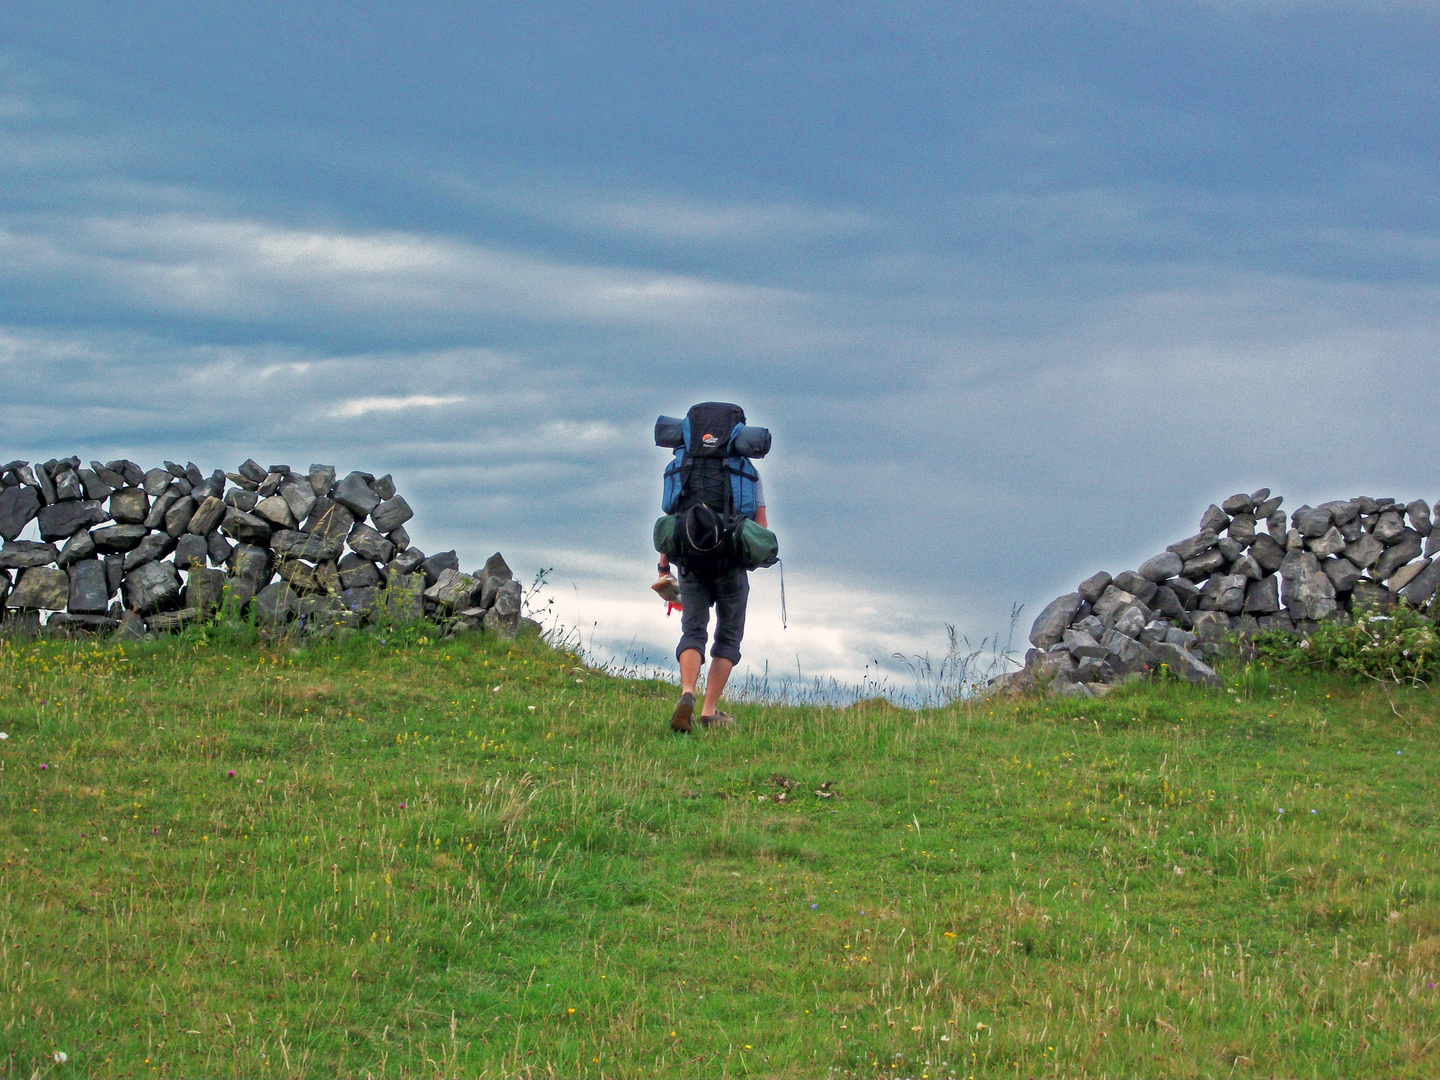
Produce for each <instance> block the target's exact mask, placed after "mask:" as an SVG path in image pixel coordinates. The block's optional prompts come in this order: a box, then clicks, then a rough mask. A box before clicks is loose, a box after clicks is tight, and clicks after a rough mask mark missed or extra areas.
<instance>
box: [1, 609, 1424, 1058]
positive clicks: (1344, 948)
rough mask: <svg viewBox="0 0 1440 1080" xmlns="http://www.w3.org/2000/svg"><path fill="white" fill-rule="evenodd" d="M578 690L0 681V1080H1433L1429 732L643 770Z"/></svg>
mask: <svg viewBox="0 0 1440 1080" xmlns="http://www.w3.org/2000/svg"><path fill="white" fill-rule="evenodd" d="M576 668H577V663H576V659H575V657H573V656H568V655H563V654H561V653H558V652H554V651H551V650H550V649H548V648H547V647H545V646H544V645H543V644H541V643H540V642H539V641H537V640H534V639H531V640H522V641H519V642H513V643H504V642H498V641H494V640H488V639H487V640H482V639H480V638H479V637H470V638H463V639H458V640H455V641H451V642H443V643H436V642H423V643H422V642H419V641H411V642H410V643H408V644H403V645H402V644H397V640H396V639H392V640H391V641H390V643H389V644H383V645H382V644H381V643H380V641H379V639H378V638H377V637H371V636H360V637H356V638H353V639H351V640H349V641H346V642H343V643H334V642H331V643H314V644H310V645H306V646H303V647H300V648H296V649H292V648H290V647H289V646H288V645H287V646H284V647H269V648H262V647H259V646H257V645H254V644H247V643H245V642H244V641H243V640H238V639H237V640H234V641H230V642H229V643H227V642H226V641H225V640H224V639H223V635H221V640H211V641H206V640H205V638H204V636H203V635H201V634H198V633H194V632H192V633H191V634H190V635H187V636H185V637H182V638H178V639H172V640H168V641H163V642H158V643H155V644H153V645H144V646H127V647H125V649H124V650H123V651H122V650H121V649H119V648H113V647H103V646H102V647H96V646H91V645H86V644H68V643H60V642H52V643H46V642H37V643H9V644H4V645H0V730H4V731H6V732H7V733H8V734H9V736H10V737H9V739H8V740H7V741H5V742H3V743H0V859H3V866H0V995H3V1003H0V1075H4V1076H7V1077H30V1076H94V1077H109V1076H130V1077H179V1076H185V1077H219V1076H236V1077H291V1076H293V1077H311V1076H344V1077H365V1076H377V1077H378V1076H385V1077H442V1076H443V1077H450V1076H459V1077H480V1076H495V1077H500V1076H564V1077H580V1076H592V1077H599V1076H607V1077H609V1076H625V1077H642V1076H644V1077H649V1076H675V1077H692V1076H767V1077H769V1076H780V1077H826V1076H835V1077H844V1076H863V1077H877V1076H885V1077H893V1076H907V1077H916V1078H923V1077H930V1078H940V1077H951V1076H957V1077H968V1076H971V1075H974V1076H977V1077H979V1076H1009V1077H1014V1076H1055V1077H1061V1076H1063V1077H1082V1076H1084V1077H1100V1076H1106V1077H1119V1076H1146V1077H1156V1076H1167V1077H1192V1076H1193V1077H1204V1076H1248V1075H1255V1076H1337V1077H1356V1076H1381V1075H1383V1076H1393V1077H1399V1076H1415V1077H1428V1076H1435V1075H1437V1074H1440V1039H1437V1032H1440V991H1437V989H1436V988H1435V985H1434V984H1435V983H1436V982H1437V981H1440V904H1437V897H1440V862H1437V854H1436V853H1437V845H1440V829H1437V827H1436V825H1437V823H1436V820H1435V819H1436V781H1437V774H1440V768H1437V766H1436V763H1435V755H1434V750H1433V747H1434V744H1435V736H1436V726H1435V720H1436V715H1437V709H1436V705H1435V701H1434V699H1433V697H1432V696H1431V695H1430V694H1429V693H1426V692H1423V691H1417V690H1400V689H1393V688H1392V689H1390V690H1386V689H1384V688H1382V687H1379V686H1376V685H1373V684H1372V685H1370V686H1361V685H1358V684H1354V683H1349V682H1343V681H1339V680H1327V679H1324V678H1322V677H1317V676H1288V675H1281V674H1277V673H1266V672H1263V671H1249V672H1238V673H1237V672H1231V673H1230V674H1229V676H1228V679H1227V681H1228V683H1229V690H1228V691H1226V692H1222V693H1216V692H1213V691H1202V690H1197V689H1193V688H1190V687H1188V686H1184V685H1177V684H1173V683H1170V684H1155V685H1151V686H1147V687H1139V688H1130V689H1126V690H1122V691H1119V692H1117V693H1115V694H1113V695H1111V696H1110V697H1107V698H1103V699H1097V700H1095V701H1086V702H1078V703H1077V702H1074V701H1048V700H1037V699H1030V700H1020V701H997V702H991V703H982V704H974V705H957V706H952V707H950V708H947V709H943V710H937V711H929V712H908V711H904V710H900V709H896V708H894V707H892V706H889V705H886V704H885V703H883V702H868V703H863V704H860V705H857V706H853V707H851V708H847V709H835V708H821V707H808V708H774V707H763V706H756V705H740V706H737V707H736V710H735V711H736V712H737V713H738V714H739V717H740V722H739V724H738V725H737V726H736V727H735V728H734V729H731V730H725V731H719V732H710V733H700V734H697V735H695V736H692V737H689V738H675V737H671V736H670V735H669V734H668V731H667V728H666V721H667V719H668V715H669V708H670V704H671V701H672V697H673V691H672V689H671V688H669V687H667V686H664V685H663V684H659V683H644V682H633V681H624V680H620V679H615V678H611V677H608V676H605V675H602V674H598V673H594V672H587V671H584V670H583V669H581V670H576ZM232 771H233V773H234V775H233V777H232V776H231V775H230V773H231V772H232ZM827 784H828V787H822V785H827ZM817 791H827V792H829V793H833V794H831V795H830V796H829V797H823V796H820V795H817V794H816V792H817ZM782 795H783V796H784V801H781V799H780V797H781V796H782ZM1281 808H1283V811H1284V812H1283V813H1281V812H1280V811H1281ZM56 1050H60V1051H64V1052H65V1053H66V1054H68V1056H69V1061H68V1063H66V1064H63V1065H61V1064H56V1063H54V1062H53V1061H52V1058H51V1055H52V1053H53V1052H54V1051H56Z"/></svg>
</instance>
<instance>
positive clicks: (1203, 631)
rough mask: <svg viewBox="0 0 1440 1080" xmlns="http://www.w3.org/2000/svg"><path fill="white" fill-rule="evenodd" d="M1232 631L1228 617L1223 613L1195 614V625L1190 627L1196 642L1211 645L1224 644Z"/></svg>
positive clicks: (1204, 612) (1232, 627)
mask: <svg viewBox="0 0 1440 1080" xmlns="http://www.w3.org/2000/svg"><path fill="white" fill-rule="evenodd" d="M1234 629H1235V628H1234V626H1232V625H1231V622H1230V616H1229V615H1228V614H1226V613H1225V612H1223V611H1200V612H1196V614H1195V624H1194V626H1192V627H1191V630H1192V631H1193V632H1194V634H1195V637H1196V639H1197V640H1198V641H1200V642H1208V643H1209V644H1212V645H1221V644H1224V643H1225V642H1226V640H1227V639H1229V637H1230V635H1231V634H1232V633H1233V632H1234Z"/></svg>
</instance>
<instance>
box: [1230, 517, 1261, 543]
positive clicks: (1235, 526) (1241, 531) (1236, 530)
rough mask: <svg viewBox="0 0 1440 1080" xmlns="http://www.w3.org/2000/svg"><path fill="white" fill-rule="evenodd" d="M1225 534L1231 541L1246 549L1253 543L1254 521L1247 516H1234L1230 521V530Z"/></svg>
mask: <svg viewBox="0 0 1440 1080" xmlns="http://www.w3.org/2000/svg"><path fill="white" fill-rule="evenodd" d="M1226 532H1227V534H1228V535H1229V537H1230V539H1231V540H1233V541H1235V543H1237V544H1239V545H1240V546H1241V547H1242V548H1247V547H1249V546H1250V545H1251V544H1253V543H1254V542H1255V519H1254V518H1253V517H1251V516H1250V515H1249V514H1236V515H1235V516H1234V517H1233V518H1231V519H1230V528H1229V529H1228V530H1226Z"/></svg>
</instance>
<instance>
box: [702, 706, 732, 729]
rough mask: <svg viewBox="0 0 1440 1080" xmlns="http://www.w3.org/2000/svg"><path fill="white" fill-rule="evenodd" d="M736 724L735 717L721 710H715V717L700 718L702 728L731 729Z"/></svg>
mask: <svg viewBox="0 0 1440 1080" xmlns="http://www.w3.org/2000/svg"><path fill="white" fill-rule="evenodd" d="M734 722H735V717H733V716H731V715H730V714H729V713H728V712H722V711H721V710H719V709H716V710H715V715H714V716H702V717H700V726H701V727H703V728H712V727H729V726H730V725H731V724H733V723H734Z"/></svg>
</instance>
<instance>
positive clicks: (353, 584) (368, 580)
mask: <svg viewBox="0 0 1440 1080" xmlns="http://www.w3.org/2000/svg"><path fill="white" fill-rule="evenodd" d="M339 569H340V588H341V589H367V588H373V587H374V586H376V585H379V584H380V571H379V570H378V569H376V567H375V564H374V563H372V562H370V561H369V560H368V559H362V558H360V557H359V556H358V555H356V554H355V553H354V552H353V551H352V552H351V553H350V554H348V555H346V556H345V558H343V559H341V560H340V565H339ZM351 610H352V611H353V610H355V609H354V608H351Z"/></svg>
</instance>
